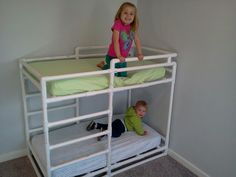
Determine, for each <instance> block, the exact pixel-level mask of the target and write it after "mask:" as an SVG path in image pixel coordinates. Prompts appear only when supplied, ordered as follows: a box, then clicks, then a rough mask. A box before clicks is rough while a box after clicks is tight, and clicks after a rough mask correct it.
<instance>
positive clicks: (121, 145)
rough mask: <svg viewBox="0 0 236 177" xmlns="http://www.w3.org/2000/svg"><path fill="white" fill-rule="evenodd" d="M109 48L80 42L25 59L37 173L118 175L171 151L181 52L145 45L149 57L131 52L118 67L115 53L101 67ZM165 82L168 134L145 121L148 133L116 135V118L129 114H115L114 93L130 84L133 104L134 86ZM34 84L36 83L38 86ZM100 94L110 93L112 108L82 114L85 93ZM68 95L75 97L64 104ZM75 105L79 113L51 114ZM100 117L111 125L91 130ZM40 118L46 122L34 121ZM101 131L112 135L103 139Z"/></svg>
mask: <svg viewBox="0 0 236 177" xmlns="http://www.w3.org/2000/svg"><path fill="white" fill-rule="evenodd" d="M106 50H107V47H104V46H96V47H78V48H76V50H75V55H71V56H60V57H47V58H36V59H21V60H20V72H21V84H22V95H23V104H24V114H25V129H26V140H27V149H28V157H29V159H30V161H31V163H32V165H33V167H34V169H35V171H36V174H37V176H45V177H70V176H96V175H103V176H113V175H115V174H117V173H120V172H122V171H124V170H126V169H129V168H132V167H135V166H137V165H140V164H142V163H145V162H147V161H150V160H153V159H155V158H158V157H161V156H164V155H166V154H167V150H168V144H169V132H170V122H171V110H172V102H173V93H174V84H175V75H176V62H175V61H174V60H173V58H175V57H176V56H177V54H176V53H173V52H169V51H164V50H158V49H153V48H148V47H143V49H142V50H143V52H144V61H142V62H140V61H138V60H137V58H136V57H129V58H127V59H126V61H127V63H128V66H127V67H126V68H121V69H118V68H115V67H114V66H115V63H117V62H119V60H118V59H113V60H112V62H111V68H110V69H109V70H99V69H98V68H97V67H96V63H98V62H99V61H101V60H103V58H104V56H105V54H106V53H105V51H106ZM121 71H128V77H126V78H118V77H115V76H114V73H117V72H121ZM164 83H169V84H170V87H171V88H170V93H169V107H168V114H167V115H168V116H167V117H166V121H167V124H166V125H167V127H166V129H165V131H166V132H164V135H163V133H162V134H161V133H158V132H157V131H156V130H155V129H154V128H151V127H150V126H149V125H147V124H145V123H144V129H145V130H147V131H148V135H147V136H138V135H136V134H135V133H134V132H125V133H124V134H122V136H121V137H119V138H111V122H112V120H113V119H115V118H123V117H124V115H113V99H114V93H117V92H120V91H124V90H127V91H128V96H127V97H128V98H127V101H128V106H130V105H131V90H132V89H135V88H145V87H149V86H153V85H157V84H164ZM30 84H31V85H33V87H35V88H36V89H32V90H33V91H32V90H31V89H30V86H29V85H30ZM100 94H101V95H102V94H107V95H108V96H109V97H108V100H109V101H108V108H107V109H105V110H102V111H99V112H93V113H89V114H85V115H80V112H79V106H80V105H79V98H81V97H89V96H94V95H100ZM36 97H38V98H41V99H40V100H39V101H41V103H40V104H41V109H40V110H33V111H32V110H31V104H34V103H33V102H32V101H31V99H34V98H36ZM68 100H69V101H71V100H72V102H70V103H69V104H60V103H61V102H66V101H68ZM58 103H59V104H58ZM70 108H72V109H73V110H74V115H73V116H71V117H69V118H68V117H67V118H63V119H50V113H51V112H56V111H63V110H65V109H70ZM59 114H60V113H59ZM34 116H35V117H36V118H35V117H34ZM37 116H38V117H37ZM98 117H100V118H101V117H102V118H103V121H104V120H106V121H107V123H108V130H106V131H103V132H99V131H97V130H92V131H86V126H87V125H88V123H89V121H91V120H92V119H95V118H98ZM36 119H37V121H38V120H40V121H41V124H40V125H38V126H32V122H34V121H35V120H36ZM101 135H108V136H106V137H105V138H103V140H102V141H97V137H98V136H101Z"/></svg>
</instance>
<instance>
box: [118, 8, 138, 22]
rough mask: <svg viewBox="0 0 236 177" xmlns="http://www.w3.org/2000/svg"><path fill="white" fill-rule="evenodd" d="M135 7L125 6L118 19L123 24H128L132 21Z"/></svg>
mask: <svg viewBox="0 0 236 177" xmlns="http://www.w3.org/2000/svg"><path fill="white" fill-rule="evenodd" d="M134 16H135V9H134V8H133V7H130V6H127V7H125V8H124V9H123V10H122V11H121V14H120V19H121V21H122V23H124V25H129V24H131V23H132V22H133V21H134Z"/></svg>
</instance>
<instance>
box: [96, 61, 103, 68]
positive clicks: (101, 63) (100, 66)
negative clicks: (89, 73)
mask: <svg viewBox="0 0 236 177" xmlns="http://www.w3.org/2000/svg"><path fill="white" fill-rule="evenodd" d="M104 65H105V62H104V61H101V62H100V63H98V64H97V67H99V68H101V69H102V68H103V66H104Z"/></svg>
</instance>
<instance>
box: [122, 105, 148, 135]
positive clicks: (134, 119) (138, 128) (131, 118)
mask: <svg viewBox="0 0 236 177" xmlns="http://www.w3.org/2000/svg"><path fill="white" fill-rule="evenodd" d="M125 126H126V128H127V130H128V131H135V132H136V133H137V134H138V135H144V130H143V126H142V119H141V118H140V117H139V116H138V115H137V114H136V112H135V110H134V107H129V109H128V111H127V113H126V115H125Z"/></svg>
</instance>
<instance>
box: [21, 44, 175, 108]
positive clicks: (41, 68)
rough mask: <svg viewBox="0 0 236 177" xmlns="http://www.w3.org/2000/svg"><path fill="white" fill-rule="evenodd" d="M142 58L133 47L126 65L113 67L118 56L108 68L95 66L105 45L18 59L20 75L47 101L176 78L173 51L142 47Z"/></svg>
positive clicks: (103, 55) (157, 82)
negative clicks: (68, 54) (73, 51)
mask: <svg viewBox="0 0 236 177" xmlns="http://www.w3.org/2000/svg"><path fill="white" fill-rule="evenodd" d="M142 51H143V54H144V59H143V61H138V58H137V57H134V56H136V55H135V49H132V50H131V52H130V57H128V58H126V62H127V67H126V68H115V64H116V63H118V62H119V59H113V60H112V61H111V68H110V69H108V70H101V69H100V68H98V67H97V66H96V64H97V63H99V62H100V61H102V60H104V58H105V55H106V52H107V46H94V47H91V46H90V47H77V48H76V49H75V54H74V55H70V56H56V57H44V58H28V59H21V60H20V69H21V72H22V74H23V79H29V80H30V81H31V82H32V83H33V85H35V86H36V87H37V88H38V90H39V91H40V92H44V96H45V98H47V102H49V103H50V102H55V101H60V100H67V99H71V98H77V97H83V96H90V95H96V94H102V93H109V92H111V91H112V92H118V91H122V90H129V89H134V88H139V87H147V86H151V85H156V84H161V83H168V82H173V81H174V80H175V70H176V62H175V61H174V58H175V57H176V56H177V54H176V53H174V52H170V51H166V50H160V49H153V48H149V47H143V48H142ZM124 71H127V72H128V76H127V77H116V76H115V73H117V72H124Z"/></svg>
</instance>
